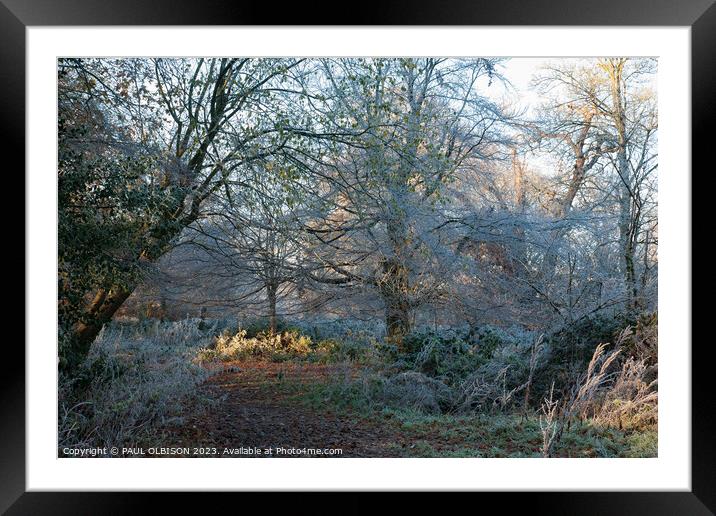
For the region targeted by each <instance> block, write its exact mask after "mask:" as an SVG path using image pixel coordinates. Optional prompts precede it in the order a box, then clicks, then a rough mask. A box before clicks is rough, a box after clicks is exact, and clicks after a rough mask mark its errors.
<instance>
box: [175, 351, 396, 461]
mask: <svg viewBox="0 0 716 516" xmlns="http://www.w3.org/2000/svg"><path fill="white" fill-rule="evenodd" d="M222 367H224V370H223V371H220V372H218V373H217V374H215V375H213V376H211V377H210V378H209V379H208V380H207V381H206V382H205V383H204V384H203V385H202V386H201V387H200V389H201V391H200V394H201V395H202V396H203V397H205V398H207V399H208V400H209V401H210V403H209V404H208V408H206V409H204V410H202V411H201V412H197V413H196V414H194V415H192V416H190V417H189V418H188V421H187V422H186V424H185V426H183V427H182V428H177V429H174V431H172V434H174V437H175V438H176V437H178V438H179V440H180V441H181V442H182V443H184V444H182V446H191V447H195V446H203V447H216V448H217V449H218V450H219V455H222V451H223V450H224V449H235V450H236V449H240V448H242V447H244V448H259V449H262V450H264V449H266V448H269V447H273V448H274V449H276V448H277V447H282V448H285V449H290V448H296V449H303V448H315V449H319V448H320V449H327V448H332V449H336V448H339V449H341V450H342V453H341V454H340V455H335V456H338V457H386V456H393V457H395V456H396V455H398V454H399V453H398V454H396V451H399V450H400V448H401V447H402V446H405V445H406V443H402V439H403V438H402V437H401V436H400V435H397V434H396V432H395V429H391V428H390V427H389V426H388V425H387V424H380V422H375V421H371V420H366V419H362V418H359V417H350V416H346V415H336V414H333V413H331V412H327V411H325V412H324V411H316V410H312V409H310V408H308V407H305V406H304V405H302V404H300V403H298V402H295V401H292V400H291V397H292V396H295V395H296V394H298V393H300V391H301V390H302V386H304V385H305V386H308V385H309V384H310V383H315V382H321V381H323V382H325V381H326V380H327V379H329V378H330V377H332V376H338V375H341V376H342V375H345V374H350V372H349V371H346V370H345V369H341V368H337V367H336V366H331V365H320V364H310V363H290V362H285V363H272V362H259V361H256V362H253V361H252V362H234V363H227V364H225V365H223V366H222ZM286 386H290V388H286ZM396 448H397V449H396ZM223 456H227V455H226V454H223ZM235 456H242V457H246V456H249V455H247V454H245V453H242V454H241V455H235ZM280 456H282V457H286V456H290V455H288V454H287V453H286V452H282V453H281V455H280ZM304 456H305V455H304Z"/></svg>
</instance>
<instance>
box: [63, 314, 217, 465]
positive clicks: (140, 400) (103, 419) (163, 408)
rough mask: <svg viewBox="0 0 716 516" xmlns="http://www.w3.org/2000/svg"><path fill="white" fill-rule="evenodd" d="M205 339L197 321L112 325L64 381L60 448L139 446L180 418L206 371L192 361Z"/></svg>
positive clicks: (104, 330)
mask: <svg viewBox="0 0 716 516" xmlns="http://www.w3.org/2000/svg"><path fill="white" fill-rule="evenodd" d="M208 339H209V338H208V337H207V336H206V335H205V334H203V333H202V332H201V331H200V330H198V328H197V325H196V324H195V321H190V320H186V321H179V322H174V323H159V322H155V323H154V324H151V325H145V326H126V325H110V326H107V327H105V328H104V329H103V330H102V332H101V333H100V335H99V336H98V338H97V340H96V341H95V342H94V344H93V347H92V350H91V353H90V356H89V357H88V359H87V361H86V363H85V364H84V366H83V371H82V374H81V375H80V376H79V377H78V378H77V379H76V380H74V381H73V382H71V383H70V382H69V381H68V380H67V379H65V378H61V379H60V389H59V400H58V411H59V413H58V440H59V450H60V452H61V450H62V449H63V448H65V447H112V446H117V447H120V448H121V447H123V446H127V447H130V446H134V445H136V444H138V442H140V441H141V440H142V439H145V438H147V437H148V436H150V435H152V434H153V433H154V432H156V431H158V429H160V428H161V427H163V426H164V425H167V424H172V423H177V422H180V421H181V417H182V416H181V415H182V412H184V410H185V405H186V404H187V403H190V402H191V400H192V397H193V395H194V393H195V386H196V385H197V384H198V383H200V382H201V381H203V380H204V379H205V378H206V375H207V371H206V370H205V369H203V368H202V367H200V366H199V365H197V364H195V363H194V359H195V357H196V354H197V352H198V350H199V349H200V347H201V346H202V345H206V343H207V342H208Z"/></svg>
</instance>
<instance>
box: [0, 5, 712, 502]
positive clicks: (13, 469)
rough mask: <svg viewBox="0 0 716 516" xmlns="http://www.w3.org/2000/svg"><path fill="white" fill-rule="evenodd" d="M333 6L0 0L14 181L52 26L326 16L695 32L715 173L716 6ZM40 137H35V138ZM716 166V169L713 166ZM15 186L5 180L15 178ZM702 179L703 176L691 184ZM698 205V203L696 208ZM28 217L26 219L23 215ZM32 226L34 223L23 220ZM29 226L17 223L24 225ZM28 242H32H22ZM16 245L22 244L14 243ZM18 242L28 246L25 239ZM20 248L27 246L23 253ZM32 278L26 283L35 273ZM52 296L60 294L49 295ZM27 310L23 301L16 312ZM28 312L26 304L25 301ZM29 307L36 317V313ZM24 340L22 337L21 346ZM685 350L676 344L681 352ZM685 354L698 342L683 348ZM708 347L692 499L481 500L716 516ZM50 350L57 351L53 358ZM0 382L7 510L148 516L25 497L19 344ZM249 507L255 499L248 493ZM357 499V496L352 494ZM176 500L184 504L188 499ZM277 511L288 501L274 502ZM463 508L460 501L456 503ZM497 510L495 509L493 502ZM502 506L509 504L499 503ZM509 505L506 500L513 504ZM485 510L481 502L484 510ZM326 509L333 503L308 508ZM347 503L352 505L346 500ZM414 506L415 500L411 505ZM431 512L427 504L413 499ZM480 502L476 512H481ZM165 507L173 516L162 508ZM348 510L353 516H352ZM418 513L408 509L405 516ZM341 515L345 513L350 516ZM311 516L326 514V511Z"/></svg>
mask: <svg viewBox="0 0 716 516" xmlns="http://www.w3.org/2000/svg"><path fill="white" fill-rule="evenodd" d="M373 4H375V5H373ZM344 9H345V8H344V7H342V6H339V5H338V4H335V3H328V2H326V3H325V5H323V3H322V2H317V3H316V2H314V3H312V4H310V6H309V4H305V3H299V2H295V3H287V4H284V5H281V6H280V7H277V5H276V4H272V3H269V2H253V3H247V2H240V1H237V0H233V1H232V0H202V1H190V0H150V1H146V0H145V1H139V0H123V1H122V2H119V1H116V0H115V1H110V0H106V1H104V2H101V3H100V2H93V1H92V0H54V1H53V0H32V1H28V0H0V102H1V103H2V110H0V118H1V119H2V124H1V126H2V128H3V129H4V132H5V135H4V138H2V140H0V147H2V154H0V155H2V156H13V157H14V158H17V161H16V164H15V165H13V167H12V168H11V167H10V165H8V163H9V161H6V160H5V159H4V160H3V162H4V163H5V167H3V168H5V170H6V172H7V173H8V175H9V176H13V177H15V179H16V180H18V181H20V185H18V187H17V188H18V190H17V191H18V192H19V191H25V187H24V180H21V179H20V178H21V177H24V175H23V174H20V173H19V170H24V166H25V163H24V153H23V152H21V151H18V149H23V148H24V147H25V145H24V144H25V134H26V133H25V29H26V28H27V27H28V26H43V25H284V24H291V25H296V24H300V23H303V24H306V25H317V24H319V22H318V18H317V17H316V16H317V15H316V13H330V14H333V15H334V18H333V19H332V20H328V21H325V22H324V23H325V24H327V25H535V26H539V25H551V26H555V25H575V26H583V25H592V26H594V25H597V26H598V25H605V26H689V27H691V52H692V54H691V84H692V97H691V102H692V170H697V169H700V168H704V170H709V169H710V168H712V165H711V166H709V167H708V168H707V164H709V165H710V161H712V160H710V159H709V158H710V153H711V151H710V146H709V143H710V141H709V137H710V134H711V131H709V130H708V129H709V127H710V126H711V125H712V123H713V118H714V114H715V113H716V102H715V101H714V92H715V91H716V5H714V0H681V1H679V2H676V1H672V0H600V1H599V2H595V1H593V0H531V1H529V0H522V1H520V0H500V1H498V2H496V1H494V0H493V1H491V2H489V3H488V2H484V1H479V2H478V1H471V0H452V1H450V2H438V1H436V0H431V1H428V0H415V1H408V0H401V1H388V0H383V1H382V2H380V3H378V2H361V3H360V7H356V8H355V9H354V11H355V12H351V13H350V17H348V14H343V15H341V14H339V13H341V12H346V13H347V12H348V11H345V10H344ZM29 136H30V137H31V135H29ZM707 160H709V161H707ZM6 177H7V176H6ZM692 177H693V174H692ZM692 204H695V203H692ZM19 213H24V210H23V212H20V211H19V210H18V211H17V212H16V216H17V215H19ZM23 216H24V215H23ZM15 224H16V225H17V226H18V227H19V224H17V222H15ZM22 238H23V241H24V236H23V237H22ZM16 241H17V240H16ZM17 242H19V241H17ZM17 248H18V249H19V248H20V246H19V245H17ZM24 253H25V252H24V246H23V251H22V252H17V251H15V252H14V253H13V255H12V257H11V259H10V262H11V263H10V264H8V265H6V267H15V268H17V269H19V268H20V264H19V263H18V262H20V261H22V262H23V263H26V258H27V257H26V256H25V254H24ZM25 270H26V275H27V273H28V271H27V269H25ZM48 288H52V286H48ZM17 304H20V303H17ZM23 306H24V303H23ZM29 308H30V307H28V309H29ZM15 341H17V339H15ZM672 344H676V343H672ZM680 344H681V345H683V346H684V350H687V349H688V347H687V346H688V345H689V343H680ZM708 346H709V341H708V340H702V341H700V342H698V341H696V342H694V345H693V346H692V348H691V353H692V422H691V423H692V456H691V465H692V491H691V492H633V493H630V492H608V493H605V492H581V493H576V492H569V493H565V492H562V493H502V494H499V493H481V494H480V495H479V496H480V498H483V497H484V498H498V499H500V498H509V505H510V506H511V507H512V506H514V504H519V505H525V506H529V511H530V513H535V512H536V513H546V514H553V515H555V514H650V515H658V514H713V513H714V512H715V511H716V440H715V439H714V437H713V436H714V435H716V428H715V427H716V425H715V418H714V416H713V414H714V408H716V407H715V405H716V404H715V403H714V395H713V388H712V384H710V383H709V375H710V373H711V372H710V371H709V369H710V367H711V366H710V362H709V360H708V356H707V354H708ZM49 349H51V348H50V346H48V352H49ZM3 358H4V362H5V363H6V364H12V365H11V366H8V365H6V367H5V370H4V372H3V374H2V375H0V382H1V383H2V391H1V393H0V429H1V430H0V511H6V510H7V514H105V513H125V512H132V513H135V512H142V510H143V509H145V508H147V507H149V506H148V505H147V502H148V501H149V499H153V498H157V497H161V498H162V502H161V503H163V504H165V503H169V502H170V501H169V500H167V498H168V496H166V495H163V494H149V493H116V492H115V493H70V492H63V493H56V492H53V493H37V492H32V493H27V492H25V491H26V489H25V473H26V469H25V430H26V428H25V367H24V364H25V353H24V350H23V349H22V348H20V347H19V346H17V345H11V344H10V343H9V342H8V343H7V344H6V346H5V350H4V353H3ZM241 496H242V497H243V502H242V503H243V504H246V503H247V500H246V496H247V495H246V494H245V493H243V494H241ZM354 496H355V495H354ZM369 498H370V497H368V499H364V498H361V499H360V500H354V501H353V502H352V503H348V504H347V505H346V507H349V506H352V507H353V508H354V510H357V509H360V508H362V509H364V510H370V508H371V507H373V506H374V502H372V501H370V500H369ZM172 499H173V501H174V502H176V501H179V503H181V504H184V503H186V502H185V500H186V498H185V495H184V494H181V493H180V494H179V496H173V497H172ZM231 499H232V497H229V496H224V495H221V496H217V495H212V502H211V503H212V508H213V509H217V508H219V506H221V505H224V504H227V506H228V504H230V503H234V502H232V501H231ZM272 499H273V500H274V503H280V502H281V500H282V496H278V495H272ZM455 500H456V499H453V501H455ZM490 501H493V500H490ZM494 501H497V502H498V503H499V502H500V501H502V500H494ZM505 501H506V500H505ZM482 502H483V500H482V499H481V500H480V503H481V504H482ZM306 503H307V506H311V505H313V504H314V503H315V504H317V505H314V507H319V508H320V507H324V510H325V509H327V510H328V512H331V513H334V512H335V511H334V510H331V509H330V507H326V506H325V502H324V501H317V502H306ZM343 503H346V502H343ZM406 503H408V502H406ZM409 503H410V504H411V505H413V504H414V505H415V506H422V505H423V503H424V501H423V497H422V495H419V494H418V495H416V496H414V497H411V501H410V502H409ZM472 503H474V502H472ZM164 508H165V509H166V508H167V506H164ZM347 510H348V509H347V508H346V509H345V511H347ZM409 510H410V509H409V508H408V507H403V511H404V512H407V511H409ZM345 511H341V512H345ZM312 512H320V509H319V510H317V511H312Z"/></svg>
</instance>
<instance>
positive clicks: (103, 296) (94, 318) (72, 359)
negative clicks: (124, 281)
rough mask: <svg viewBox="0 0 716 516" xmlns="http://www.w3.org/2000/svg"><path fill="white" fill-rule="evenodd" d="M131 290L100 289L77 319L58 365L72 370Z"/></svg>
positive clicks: (81, 359)
mask: <svg viewBox="0 0 716 516" xmlns="http://www.w3.org/2000/svg"><path fill="white" fill-rule="evenodd" d="M131 293H132V292H131V291H130V290H126V289H124V288H122V287H118V286H115V287H112V288H111V289H110V291H109V293H107V292H106V291H105V290H104V289H100V290H99V291H98V292H97V294H96V295H95V297H94V299H93V301H92V303H90V306H89V307H88V309H87V311H86V313H85V316H84V318H83V319H82V320H80V321H78V322H77V323H76V324H75V326H74V328H73V330H72V333H71V335H70V336H69V338H68V340H67V342H66V343H65V345H66V346H67V347H66V349H65V350H64V353H63V357H62V358H63V360H61V362H60V367H61V369H62V370H63V371H65V372H67V373H72V372H74V371H75V370H76V369H77V367H78V366H79V365H80V364H81V363H82V362H83V361H84V359H85V358H86V357H87V354H88V353H89V350H90V346H91V345H92V342H94V339H95V338H96V337H97V335H98V334H99V332H100V331H101V330H102V327H103V326H104V325H105V324H106V323H107V322H109V321H110V319H112V316H113V315H114V313H115V312H116V311H117V310H118V309H119V307H120V306H122V303H124V301H125V300H126V299H127V298H128V297H129V295H130V294H131Z"/></svg>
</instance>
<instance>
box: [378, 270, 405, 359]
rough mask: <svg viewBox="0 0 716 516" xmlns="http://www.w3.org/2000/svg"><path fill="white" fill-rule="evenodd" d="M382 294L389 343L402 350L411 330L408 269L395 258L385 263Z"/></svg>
mask: <svg viewBox="0 0 716 516" xmlns="http://www.w3.org/2000/svg"><path fill="white" fill-rule="evenodd" d="M381 292H382V295H383V301H384V303H385V328H386V332H387V337H388V341H389V342H392V343H394V344H396V345H397V346H398V347H399V348H400V347H402V345H403V337H404V336H405V335H407V334H408V333H409V332H410V329H411V324H410V300H409V298H408V269H407V268H406V267H405V266H404V265H403V264H402V263H400V261H399V260H397V259H395V258H393V259H386V260H385V261H384V262H383V283H382V285H381Z"/></svg>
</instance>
